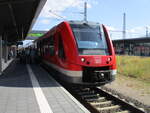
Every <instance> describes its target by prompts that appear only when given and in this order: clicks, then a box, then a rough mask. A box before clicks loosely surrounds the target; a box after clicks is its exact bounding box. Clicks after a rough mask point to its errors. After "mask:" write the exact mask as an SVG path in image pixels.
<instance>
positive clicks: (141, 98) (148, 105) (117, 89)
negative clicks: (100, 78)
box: [102, 75, 150, 113]
mask: <svg viewBox="0 0 150 113" xmlns="http://www.w3.org/2000/svg"><path fill="white" fill-rule="evenodd" d="M102 88H103V89H105V90H108V91H110V92H112V93H113V94H117V95H118V96H119V97H120V98H125V99H126V100H127V101H130V102H133V103H134V104H135V105H137V106H140V107H144V108H145V109H146V110H147V111H148V112H149V111H150V86H149V85H145V84H143V83H142V82H141V81H137V80H135V79H133V78H129V77H125V76H121V75H120V76H119V75H118V76H117V77H116V80H115V81H114V82H112V83H110V84H107V85H105V86H103V87H102ZM149 113H150V112H149Z"/></svg>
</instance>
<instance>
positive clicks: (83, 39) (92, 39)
mask: <svg viewBox="0 0 150 113" xmlns="http://www.w3.org/2000/svg"><path fill="white" fill-rule="evenodd" d="M70 25H71V28H72V31H73V34H74V37H75V39H76V42H77V46H78V51H79V54H80V55H108V54H109V52H108V47H107V42H106V37H105V35H104V31H103V28H102V26H99V25H92V24H91V25H90V24H70Z"/></svg>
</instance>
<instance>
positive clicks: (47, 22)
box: [40, 19, 50, 25]
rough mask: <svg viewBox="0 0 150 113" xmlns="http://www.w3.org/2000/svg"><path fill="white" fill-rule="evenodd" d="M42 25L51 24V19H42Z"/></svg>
mask: <svg viewBox="0 0 150 113" xmlns="http://www.w3.org/2000/svg"><path fill="white" fill-rule="evenodd" d="M40 22H41V24H46V25H47V24H49V23H50V19H42V20H41V21H40Z"/></svg>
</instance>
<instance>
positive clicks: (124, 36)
mask: <svg viewBox="0 0 150 113" xmlns="http://www.w3.org/2000/svg"><path fill="white" fill-rule="evenodd" d="M122 38H123V39H125V38H126V13H123V31H122Z"/></svg>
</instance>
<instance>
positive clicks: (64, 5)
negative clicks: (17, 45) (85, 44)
mask: <svg viewBox="0 0 150 113" xmlns="http://www.w3.org/2000/svg"><path fill="white" fill-rule="evenodd" d="M85 1H86V2H87V20H88V21H94V22H99V23H101V24H104V25H106V26H107V28H108V29H109V31H110V36H111V37H112V39H120V38H122V32H119V31H122V28H123V13H126V32H127V33H126V38H136V37H140V36H145V35H146V27H147V28H148V30H149V33H150V13H149V12H150V0H47V2H46V4H45V6H44V8H43V9H42V11H41V13H40V15H39V17H38V19H37V21H36V23H35V25H34V27H33V30H49V29H51V28H52V27H53V26H55V25H57V24H58V23H60V22H62V21H64V20H83V14H82V13H83V11H84V2H85ZM56 15H58V16H56Z"/></svg>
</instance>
